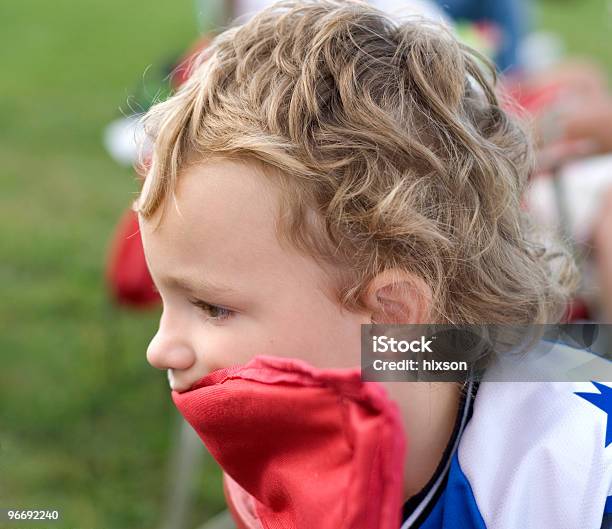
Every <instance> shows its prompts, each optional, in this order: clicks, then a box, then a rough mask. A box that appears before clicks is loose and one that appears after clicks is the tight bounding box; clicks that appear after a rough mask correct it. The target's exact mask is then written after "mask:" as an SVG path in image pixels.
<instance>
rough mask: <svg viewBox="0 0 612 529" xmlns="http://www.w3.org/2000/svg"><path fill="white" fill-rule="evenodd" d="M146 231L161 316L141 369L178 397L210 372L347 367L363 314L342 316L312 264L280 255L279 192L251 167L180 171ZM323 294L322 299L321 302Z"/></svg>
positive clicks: (355, 356)
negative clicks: (278, 361) (155, 371)
mask: <svg viewBox="0 0 612 529" xmlns="http://www.w3.org/2000/svg"><path fill="white" fill-rule="evenodd" d="M176 197H177V198H176V203H174V202H173V201H172V198H169V200H170V203H169V204H168V206H167V209H166V213H165V214H164V217H163V219H162V221H161V224H160V225H159V228H158V229H157V230H156V231H154V228H155V226H156V225H157V222H158V217H159V216H160V215H161V208H160V210H158V212H156V214H155V215H154V216H153V218H151V219H149V220H144V219H143V218H142V217H141V218H140V228H141V235H142V241H143V245H144V250H145V255H146V259H147V263H148V265H149V269H150V271H151V275H152V277H153V280H154V281H155V284H156V285H157V288H158V290H159V292H160V294H161V297H162V300H163V305H164V310H163V314H162V317H161V321H160V324H159V330H158V331H157V334H156V335H155V337H154V338H153V340H152V341H151V343H150V345H149V347H148V350H147V359H148V361H149V362H150V363H151V364H152V365H153V366H155V367H157V368H159V369H167V370H169V371H168V374H169V380H170V385H171V387H172V389H175V390H177V391H184V390H186V389H188V388H189V387H190V386H191V385H192V384H193V383H194V382H196V381H197V380H198V379H200V378H201V377H203V376H204V375H206V374H207V373H209V372H210V371H212V370H215V369H219V368H223V367H228V366H232V365H238V364H244V363H246V362H248V361H249V360H250V359H251V358H252V357H254V356H256V355H274V356H285V357H292V358H300V359H302V360H305V361H306V362H308V363H310V364H312V365H314V366H315V367H321V368H329V367H354V366H358V365H359V360H360V325H361V324H363V323H370V316H369V314H365V313H362V314H355V313H350V312H348V311H346V310H343V309H342V308H341V306H340V305H339V304H338V303H337V302H335V301H333V298H332V296H331V291H330V290H329V289H326V288H325V287H326V285H327V284H328V281H329V280H328V279H327V276H326V275H325V274H324V272H323V270H322V269H321V268H320V267H319V266H318V265H317V263H316V262H315V261H314V259H312V258H310V257H306V256H304V255H301V254H300V253H298V252H297V250H295V251H294V250H290V249H287V248H286V247H284V246H283V247H281V246H280V244H279V242H278V239H277V235H276V232H275V222H276V217H277V207H278V201H279V191H278V190H277V189H276V187H275V186H273V185H272V183H270V182H269V181H268V179H267V178H266V177H265V176H264V175H261V174H260V173H259V172H258V171H257V169H256V168H255V166H252V165H248V164H247V163H238V162H233V161H229V160H223V161H221V160H220V161H214V162H213V161H211V162H207V163H206V164H201V165H196V166H192V167H190V168H188V169H186V170H185V171H184V172H183V173H182V174H181V178H180V180H179V185H178V189H177V192H176ZM325 292H328V294H327V295H326V293H325Z"/></svg>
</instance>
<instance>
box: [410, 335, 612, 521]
mask: <svg viewBox="0 0 612 529" xmlns="http://www.w3.org/2000/svg"><path fill="white" fill-rule="evenodd" d="M564 347H566V346H564ZM573 351H576V350H573ZM580 355H588V357H589V365H590V367H591V368H593V365H594V364H593V362H595V363H596V364H597V365H598V366H599V371H598V372H600V373H601V374H602V375H604V373H608V374H609V373H610V369H611V368H612V363H610V362H609V361H608V360H605V359H604V358H601V357H598V356H595V355H590V354H589V353H583V352H581V353H580ZM555 356H558V357H560V358H561V361H564V358H562V357H563V354H560V355H552V357H551V358H554V357H555ZM573 358H577V356H576V355H574V356H573ZM492 377H493V378H495V373H494V372H493V373H492ZM607 380H610V378H607ZM476 386H477V391H471V392H470V394H469V395H468V396H467V397H466V399H465V400H466V402H465V406H464V410H463V415H464V417H463V418H462V419H461V421H459V419H458V426H457V428H456V429H457V432H456V433H457V435H456V440H455V442H454V446H453V447H452V450H450V452H449V453H448V454H447V462H446V464H445V465H443V468H441V471H440V473H439V475H438V476H437V483H435V480H434V481H432V482H430V485H431V486H430V488H429V490H428V491H427V492H428V494H427V495H426V497H423V496H422V497H421V498H420V499H421V502H420V503H419V504H418V505H416V506H415V505H414V504H413V505H411V509H410V511H409V512H406V515H405V520H404V523H403V525H402V529H408V528H410V529H416V528H419V529H600V528H605V529H612V417H611V415H612V382H597V381H593V382H498V381H491V380H488V379H487V376H486V375H485V378H484V379H483V381H482V382H480V384H479V385H476V384H474V388H476ZM474 393H475V397H474ZM470 415H471V417H470ZM439 469H440V467H439Z"/></svg>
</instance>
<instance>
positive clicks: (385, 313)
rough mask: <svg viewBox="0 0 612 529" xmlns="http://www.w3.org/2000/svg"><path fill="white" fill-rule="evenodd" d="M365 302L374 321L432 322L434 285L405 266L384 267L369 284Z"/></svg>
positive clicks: (397, 322)
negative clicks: (432, 290)
mask: <svg viewBox="0 0 612 529" xmlns="http://www.w3.org/2000/svg"><path fill="white" fill-rule="evenodd" d="M365 303H366V305H367V307H368V310H369V312H370V314H371V315H372V321H373V322H374V323H380V324H409V323H414V324H419V323H431V322H430V321H429V319H430V316H431V315H430V311H431V289H430V288H429V286H428V285H427V284H426V283H425V281H424V280H422V279H421V278H419V277H417V276H415V275H414V274H411V273H409V272H406V271H405V270H399V269H396V268H394V269H391V270H385V271H384V272H381V273H380V274H378V275H377V276H376V277H374V279H372V280H371V281H370V283H369V285H368V287H367V288H366V294H365Z"/></svg>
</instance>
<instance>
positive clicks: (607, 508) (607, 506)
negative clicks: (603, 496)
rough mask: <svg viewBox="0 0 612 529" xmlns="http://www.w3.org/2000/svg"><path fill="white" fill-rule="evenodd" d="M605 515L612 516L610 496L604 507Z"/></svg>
mask: <svg viewBox="0 0 612 529" xmlns="http://www.w3.org/2000/svg"><path fill="white" fill-rule="evenodd" d="M604 514H612V496H608V499H607V500H606V504H605V505H604Z"/></svg>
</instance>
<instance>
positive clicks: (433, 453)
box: [387, 382, 461, 500]
mask: <svg viewBox="0 0 612 529" xmlns="http://www.w3.org/2000/svg"><path fill="white" fill-rule="evenodd" d="M387 390H388V392H389V395H390V397H391V398H393V399H394V400H395V401H396V402H397V404H398V406H399V408H400V412H401V415H402V420H403V425H404V431H405V432H406V436H407V438H408V450H407V455H406V459H405V461H404V500H407V499H408V498H410V497H412V496H414V495H415V494H417V493H418V492H419V491H420V490H422V489H423V487H425V485H427V483H428V481H429V480H430V479H431V477H432V476H433V475H434V473H435V471H436V468H437V467H438V464H439V463H440V460H441V459H442V456H443V455H444V451H445V449H446V447H447V446H448V443H449V441H450V440H451V437H452V435H453V430H454V427H455V422H456V418H457V412H458V408H459V402H460V401H461V387H460V385H459V384H456V383H449V382H446V383H444V382H443V383H425V382H404V383H389V384H387Z"/></svg>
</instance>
